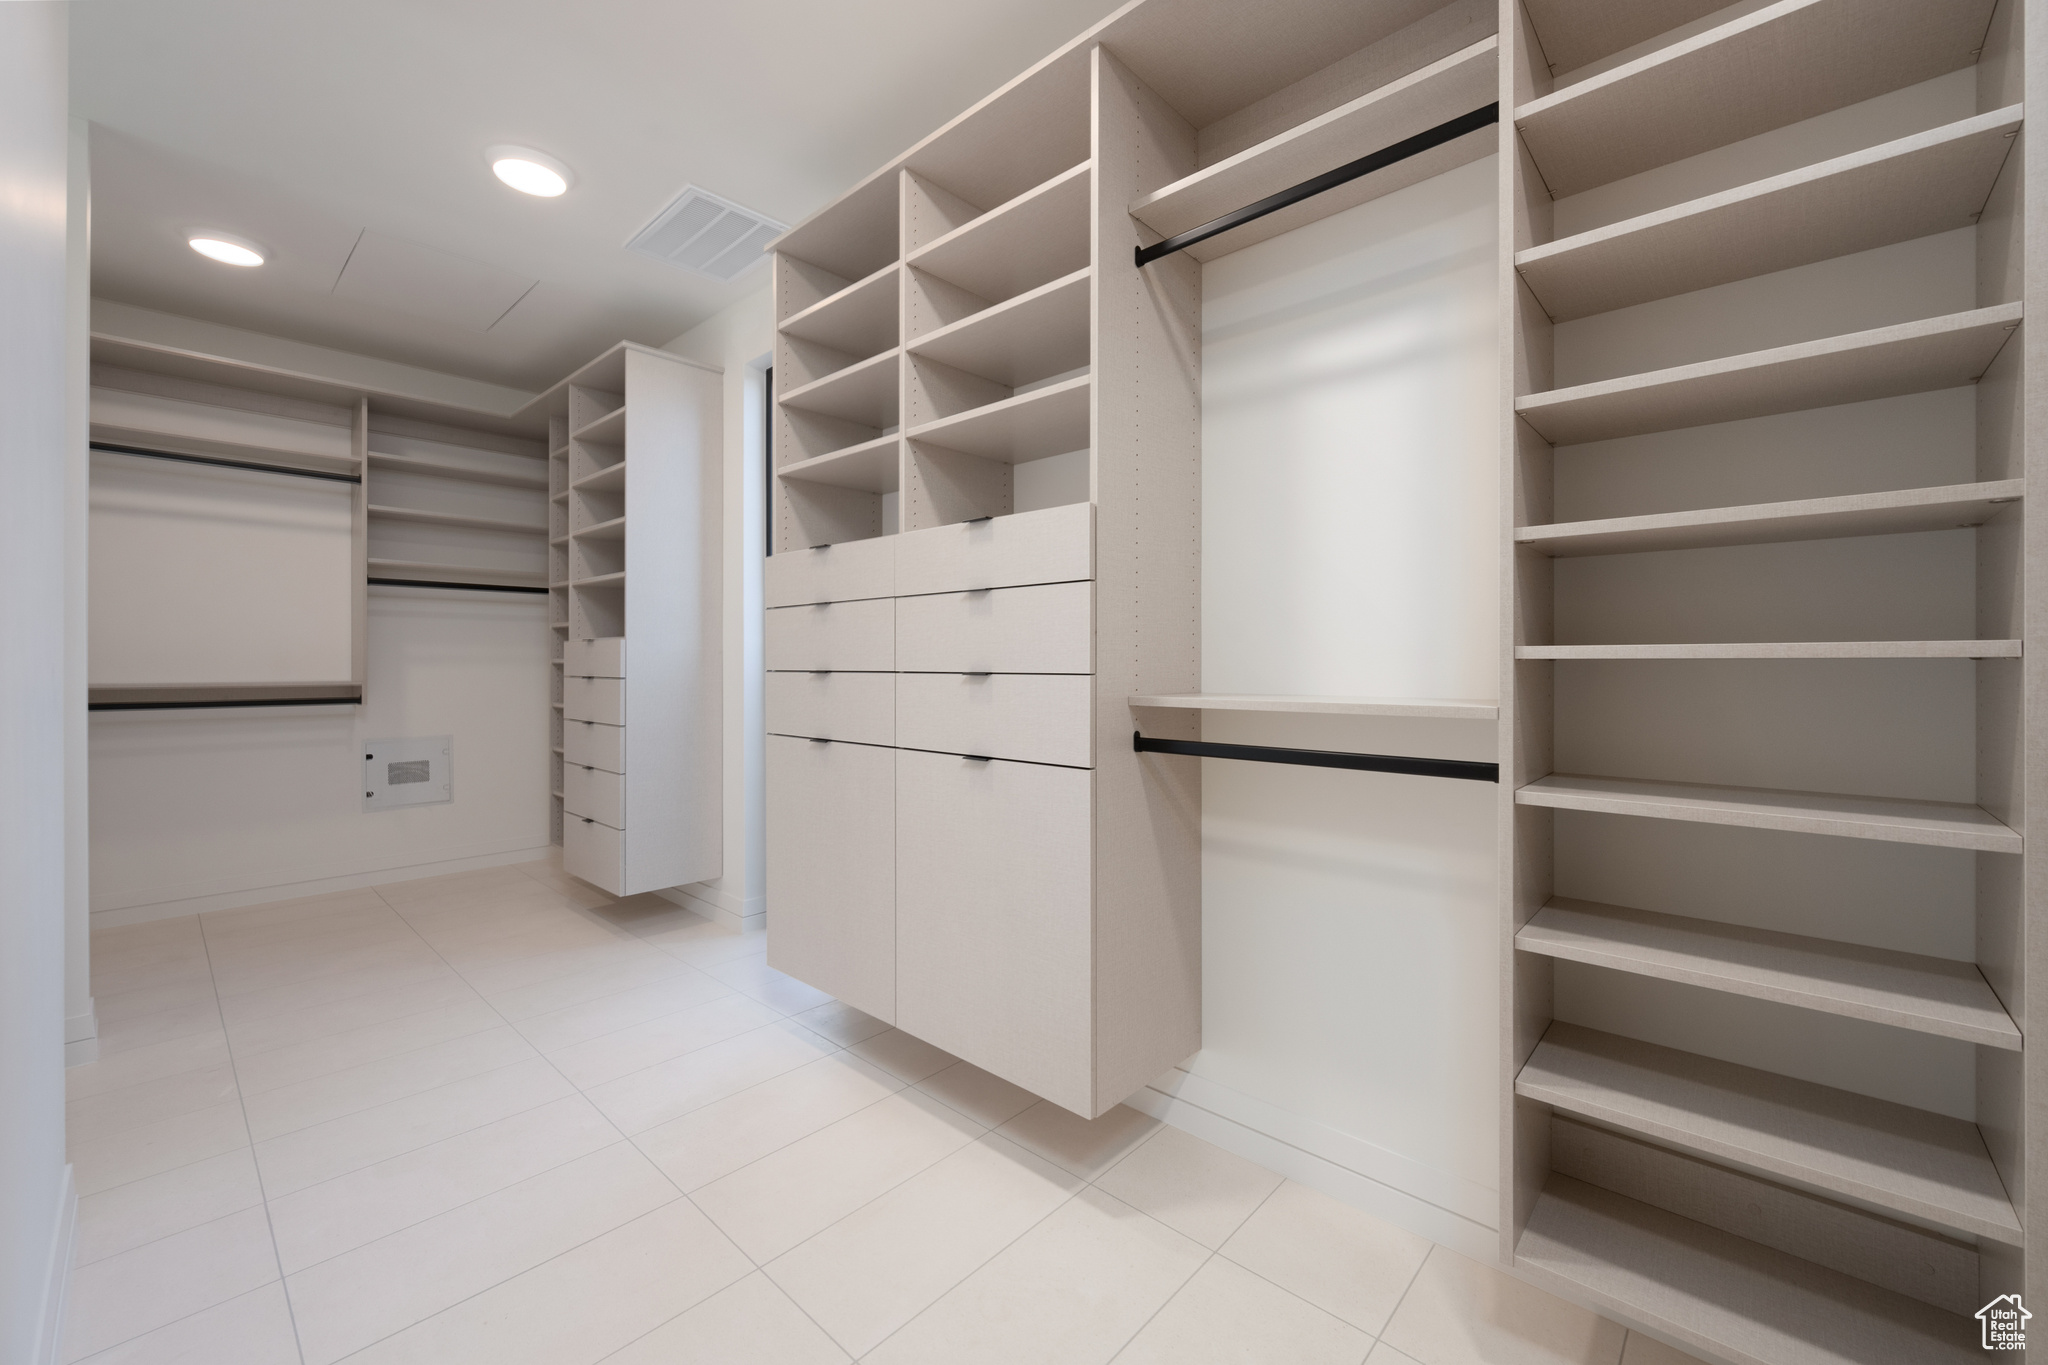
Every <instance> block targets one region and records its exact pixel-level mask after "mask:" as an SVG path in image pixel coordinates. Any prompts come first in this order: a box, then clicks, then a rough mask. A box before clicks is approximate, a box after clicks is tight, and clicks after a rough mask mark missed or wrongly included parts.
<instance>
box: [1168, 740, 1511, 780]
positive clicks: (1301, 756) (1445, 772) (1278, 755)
mask: <svg viewBox="0 0 2048 1365" xmlns="http://www.w3.org/2000/svg"><path fill="white" fill-rule="evenodd" d="M1131 747H1132V748H1133V749H1135V750H1137V751H1138V752H1139V753H1141V754H1185V755H1186V756H1188V757H1190V758H1241V759H1244V760H1246V761H1247V762H1251V763H1295V764H1299V765H1301V766H1302V767H1305V768H1355V769H1358V770H1360V771H1362V772H1368V773H1403V774H1406V775H1407V776H1409V777H1461V778H1464V779H1465V780H1467V781H1469V782H1498V781H1500V764H1498V763H1472V762H1469V761H1467V760H1465V759H1462V758H1402V757H1400V756H1398V755H1396V754H1340V753H1333V752H1331V751H1330V750H1327V749H1275V748H1271V747H1269V746H1267V745H1264V744H1211V743H1209V742H1208V741H1207V740H1200V739H1147V738H1145V736H1144V735H1142V734H1139V733H1136V732H1133V733H1132V735H1131Z"/></svg>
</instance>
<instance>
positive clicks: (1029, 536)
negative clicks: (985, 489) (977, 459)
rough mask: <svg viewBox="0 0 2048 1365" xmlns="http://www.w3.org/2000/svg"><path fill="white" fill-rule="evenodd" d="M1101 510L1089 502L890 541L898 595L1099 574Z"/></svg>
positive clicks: (914, 533)
mask: <svg viewBox="0 0 2048 1365" xmlns="http://www.w3.org/2000/svg"><path fill="white" fill-rule="evenodd" d="M1094 532H1095V509H1094V508H1093V507H1092V506H1090V505H1089V504H1087V503H1085V502H1082V503H1075V504H1074V505H1072V506H1070V507H1048V508H1046V509H1045V510H1043V511H1040V512H1018V513H1015V514H1013V515H1011V516H1006V517H990V518H989V519H988V520H987V521H968V522H960V523H958V524H955V525H952V526H933V527H928V528H927V529H925V530H922V531H907V532H905V533H904V534H902V535H900V536H892V537H889V539H892V540H894V541H896V542H897V544H896V591H897V593H898V594H899V595H901V596H904V597H911V596H915V595H917V594H919V593H933V592H961V591H969V590H973V589H977V588H1013V587H1018V586H1021V585H1024V584H1028V583H1065V582H1069V581H1071V580H1073V579H1079V578H1093V577H1094V576H1095V538H1094Z"/></svg>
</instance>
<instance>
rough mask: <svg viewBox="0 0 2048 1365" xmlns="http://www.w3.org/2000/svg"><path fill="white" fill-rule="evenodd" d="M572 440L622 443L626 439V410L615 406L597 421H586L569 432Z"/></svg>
mask: <svg viewBox="0 0 2048 1365" xmlns="http://www.w3.org/2000/svg"><path fill="white" fill-rule="evenodd" d="M569 439H570V440H572V441H585V442H594V443H596V444H599V445H613V446H615V445H622V444H624V442H625V439H626V410H625V409H624V408H623V407H617V408H613V409H612V410H611V411H610V412H608V413H606V414H605V415H604V416H602V417H599V418H597V419H596V420H595V421H590V422H585V423H584V424H583V425H582V426H580V427H578V428H577V429H576V430H574V431H572V432H570V433H569Z"/></svg>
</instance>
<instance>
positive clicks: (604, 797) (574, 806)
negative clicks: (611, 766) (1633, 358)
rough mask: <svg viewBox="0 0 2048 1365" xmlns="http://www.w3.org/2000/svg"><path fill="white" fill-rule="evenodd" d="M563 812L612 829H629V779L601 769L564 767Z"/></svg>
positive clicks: (567, 765)
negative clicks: (627, 789)
mask: <svg viewBox="0 0 2048 1365" xmlns="http://www.w3.org/2000/svg"><path fill="white" fill-rule="evenodd" d="M562 810H563V811H564V812H565V813H566V814H568V815H571V816H581V817H583V818H584V819H586V820H595V821H597V822H598V823H599V824H600V825H610V826H611V827H612V828H613V829H624V828H625V827H626V779H625V778H623V777H621V776H620V775H619V774H617V773H608V772H606V771H605V770H604V769H602V768H585V767H581V766H579V765H577V764H574V763H564V764H563V765H562Z"/></svg>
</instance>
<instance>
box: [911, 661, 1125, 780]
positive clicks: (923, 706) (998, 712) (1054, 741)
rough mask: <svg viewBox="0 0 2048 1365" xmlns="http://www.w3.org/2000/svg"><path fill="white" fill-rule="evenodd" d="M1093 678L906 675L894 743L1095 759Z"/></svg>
mask: <svg viewBox="0 0 2048 1365" xmlns="http://www.w3.org/2000/svg"><path fill="white" fill-rule="evenodd" d="M1094 701H1095V679H1094V678H1092V677H1090V676H1088V675H1087V674H1075V673H1051V674H1047V673H989V674H983V675H981V676H979V677H977V676H974V675H972V674H965V673H904V674H900V675H898V677H897V679H896V741H895V742H896V743H898V744H900V745H902V746H903V747H904V748H906V749H937V750H941V751H943V752H945V753H951V754H980V755H983V756H985V757H988V758H1014V759H1022V760H1023V761H1025V762H1027V763H1063V764H1066V765H1067V766H1068V767H1073V768H1086V767H1089V766H1091V765H1092V764H1093V763H1094V753H1095V746H1094V744H1093V742H1092V737H1093V733H1094V728H1093V725H1092V724H1091V722H1092V721H1093V719H1094V717H1093V714H1092V712H1093V707H1094Z"/></svg>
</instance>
